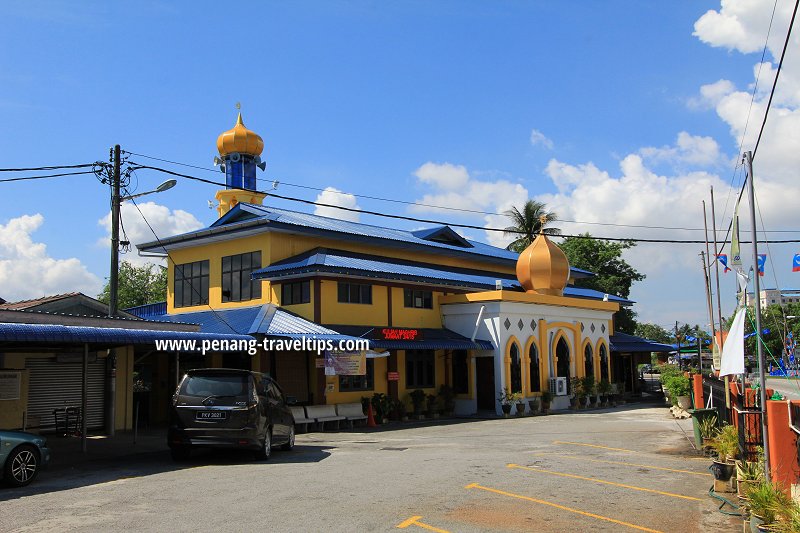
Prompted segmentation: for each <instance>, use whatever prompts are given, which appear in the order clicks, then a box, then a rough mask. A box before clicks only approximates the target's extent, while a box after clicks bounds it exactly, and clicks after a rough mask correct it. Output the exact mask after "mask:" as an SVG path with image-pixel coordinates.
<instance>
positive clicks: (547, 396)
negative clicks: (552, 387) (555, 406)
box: [542, 390, 553, 415]
mask: <svg viewBox="0 0 800 533" xmlns="http://www.w3.org/2000/svg"><path fill="white" fill-rule="evenodd" d="M552 401H553V393H552V392H550V391H549V390H546V391H544V392H543V393H542V414H543V415H546V414H549V413H550V403H551V402H552Z"/></svg>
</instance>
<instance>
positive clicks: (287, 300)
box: [281, 281, 311, 305]
mask: <svg viewBox="0 0 800 533" xmlns="http://www.w3.org/2000/svg"><path fill="white" fill-rule="evenodd" d="M310 301H311V282H310V281H297V282H294V283H284V284H283V285H281V305H294V304H307V303H309V302H310Z"/></svg>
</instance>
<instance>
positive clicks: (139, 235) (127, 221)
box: [97, 202, 204, 264]
mask: <svg viewBox="0 0 800 533" xmlns="http://www.w3.org/2000/svg"><path fill="white" fill-rule="evenodd" d="M138 206H139V209H136V206H135V205H133V204H132V203H131V202H123V204H122V208H121V209H120V218H121V220H122V227H124V229H125V235H127V237H128V240H129V241H130V242H131V252H130V253H127V254H122V255H121V256H120V261H129V262H131V263H134V264H144V263H153V262H158V261H157V260H156V259H153V258H152V257H140V256H139V254H138V253H137V250H136V245H137V244H141V243H145V242H152V241H155V240H157V239H165V238H167V237H172V236H173V235H178V234H180V233H187V232H189V231H195V230H198V229H200V228H202V227H203V225H204V224H203V223H202V222H200V221H199V220H198V219H197V218H196V217H195V216H194V215H193V214H191V213H189V212H188V211H184V210H182V209H175V210H171V209H170V208H169V207H167V206H164V205H160V204H157V203H155V202H143V203H139V204H138ZM140 211H141V213H140ZM97 223H98V225H100V226H102V227H103V228H105V230H106V232H107V233H106V236H105V237H103V238H101V239H99V240H98V241H97V242H98V244H99V245H101V246H105V247H110V246H111V212H109V213H108V214H107V215H106V216H104V217H103V218H101V219H100V220H98V221H97ZM148 223H149V226H148ZM151 227H152V230H151V229H150V228H151ZM120 239H124V236H123V234H122V231H120Z"/></svg>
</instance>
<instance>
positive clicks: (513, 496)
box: [464, 483, 661, 533]
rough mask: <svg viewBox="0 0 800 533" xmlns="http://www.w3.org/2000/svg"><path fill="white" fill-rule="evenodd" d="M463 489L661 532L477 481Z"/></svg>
mask: <svg viewBox="0 0 800 533" xmlns="http://www.w3.org/2000/svg"><path fill="white" fill-rule="evenodd" d="M464 488H465V489H480V490H485V491H487V492H494V493H495V494H502V495H503V496H510V497H512V498H518V499H520V500H526V501H529V502H534V503H540V504H542V505H548V506H550V507H555V508H556V509H561V510H562V511H569V512H570V513H575V514H579V515H583V516H588V517H590V518H596V519H598V520H605V521H606V522H613V523H615V524H619V525H622V526H627V527H631V528H633V529H638V530H639V531H649V532H650V533H661V532H660V531H658V530H657V529H650V528H647V527H643V526H637V525H636V524H631V523H629V522H623V521H622V520H617V519H615V518H609V517H607V516H601V515H599V514H594V513H588V512H586V511H580V510H578V509H573V508H572V507H565V506H563V505H559V504H557V503H552V502H548V501H544V500H539V499H537V498H531V497H530V496H523V495H521V494H514V493H513V492H506V491H504V490H498V489H493V488H491V487H484V486H482V485H478V484H477V483H470V484H469V485H467V486H466V487H464Z"/></svg>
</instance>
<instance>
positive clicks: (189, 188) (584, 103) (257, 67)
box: [0, 0, 800, 324]
mask: <svg viewBox="0 0 800 533" xmlns="http://www.w3.org/2000/svg"><path fill="white" fill-rule="evenodd" d="M730 4H733V5H734V8H732V9H727V8H726V9H727V11H725V10H721V7H720V3H719V1H716V2H714V1H698V0H693V1H675V2H669V3H667V2H641V1H634V0H631V1H607V2H580V3H574V2H556V1H550V2H488V1H487V2H477V1H471V2H444V1H442V2H422V1H418V2H416V1H406V2H341V1H340V2H251V3H241V4H237V5H236V6H235V7H230V9H229V10H228V11H226V10H224V9H222V4H219V3H215V2H193V3H191V4H189V3H178V2H175V3H170V2H125V3H122V2H115V3H106V2H96V3H92V2H82V3H79V4H75V5H73V4H68V3H66V2H26V3H18V4H15V5H8V6H5V8H4V14H5V20H6V24H5V25H4V31H3V32H2V33H0V120H2V124H3V127H2V128H0V146H2V147H3V151H2V155H0V167H25V166H40V165H55V164H69V163H83V162H90V161H94V160H98V159H105V158H107V155H108V148H109V146H111V145H113V144H115V143H119V144H121V145H122V147H123V149H124V150H129V151H132V152H137V153H142V154H147V155H153V156H158V157H163V158H166V159H171V160H175V161H180V162H186V163H190V164H194V165H199V166H209V167H210V166H211V160H212V158H213V156H214V155H215V154H216V149H215V140H216V137H217V135H219V133H221V132H222V131H224V130H227V129H229V128H230V127H232V126H233V123H234V121H235V116H236V109H235V107H234V105H235V103H236V102H241V104H242V113H243V116H244V120H245V124H246V125H247V126H248V127H250V128H251V129H253V130H255V131H257V132H258V133H259V134H261V135H262V137H263V138H264V141H265V146H266V148H265V159H266V160H267V163H268V168H267V172H266V173H264V174H262V176H263V177H264V178H265V179H267V180H278V181H279V182H281V185H279V191H278V192H279V193H281V194H285V195H290V196H297V197H301V198H306V199H312V200H313V199H315V198H317V194H318V192H319V191H314V190H308V189H302V188H298V187H293V186H291V185H289V184H294V185H304V186H309V187H317V188H325V187H334V188H336V189H337V190H339V191H344V192H348V193H354V194H356V195H370V196H380V197H389V198H394V199H399V200H405V201H409V202H414V201H426V202H434V203H441V202H446V203H447V205H452V206H459V207H464V208H468V209H477V210H480V211H487V212H495V211H498V210H500V211H502V210H504V209H506V208H508V207H509V206H510V205H520V204H522V203H523V202H524V201H525V199H527V197H535V198H537V199H541V200H544V201H547V202H548V205H552V206H553V208H554V209H556V211H557V212H558V213H559V215H562V218H564V219H566V220H577V221H584V222H603V223H618V222H622V223H626V224H633V225H666V226H681V227H694V228H700V227H702V211H701V206H700V201H701V200H702V199H703V198H704V196H703V194H706V193H704V192H702V191H704V190H705V191H707V184H715V188H717V192H718V196H717V198H718V200H720V202H719V205H718V215H719V216H718V219H719V221H720V224H722V223H725V224H726V225H727V222H726V221H725V216H727V217H728V218H727V220H730V211H731V210H732V208H731V207H730V206H728V208H727V209H724V208H723V206H724V205H725V199H726V198H727V197H728V194H729V189H728V186H729V185H730V183H731V177H732V175H733V168H734V165H733V163H732V161H733V160H734V159H735V156H736V154H737V152H738V140H739V137H740V130H741V124H740V123H741V121H742V120H744V119H745V118H746V114H747V107H746V106H745V107H744V108H743V109H742V105H743V104H742V103H741V100H742V95H746V93H747V92H748V91H749V90H750V89H751V84H752V83H753V81H754V65H756V64H757V63H758V60H759V58H760V46H763V41H764V38H765V36H766V26H765V21H764V20H763V13H764V11H765V10H766V11H767V13H769V12H770V11H771V8H772V2H767V1H765V2H762V4H761V5H755V6H749V7H748V6H745V5H744V4H743V3H741V2H731V3H730ZM735 4H740V5H741V6H742V7H741V8H736V6H735ZM783 4H787V5H788V3H787V2H784V1H783V0H779V6H780V9H779V11H778V14H777V15H776V22H775V23H774V25H773V26H774V27H773V34H772V36H773V38H778V39H779V40H782V38H783V36H785V31H786V27H787V21H788V16H786V15H785V14H784V12H785V11H786V10H785V9H784V6H783ZM709 10H712V11H715V12H718V13H717V15H716V16H710V15H709V16H706V18H705V21H706V24H705V26H704V27H701V28H700V29H697V28H696V26H695V25H696V23H697V22H698V20H701V17H703V16H704V14H706V13H707V12H708V11H709ZM781 17H783V18H781ZM737 24H738V26H737ZM701 26H702V25H701ZM737 28H738V29H737ZM737 31H739V32H740V33H739V34H737V33H736V32H737ZM693 33H696V34H697V35H693ZM759 39H760V41H759ZM772 40H774V39H772ZM750 42H761V45H760V46H759V47H758V48H757V51H753V50H752V48H753V46H752V45H750V44H747V43H750ZM779 45H780V43H779V42H778V41H777V40H776V41H775V45H774V46H773V48H774V47H775V46H779ZM771 52H772V49H771ZM767 60H774V59H773V56H772V55H770V54H769V53H768V55H767ZM793 65H794V63H792V64H791V65H789V64H787V68H788V67H790V66H793ZM795 71H796V69H795ZM770 72H772V71H770ZM782 79H783V78H782ZM720 80H727V84H728V85H725V84H720V83H718V82H719V81H720ZM765 80H766V81H765ZM787 80H788V81H787V85H786V87H787V90H786V93H785V98H783V99H778V101H777V102H776V105H779V106H783V109H784V110H785V111H786V113H785V115H786V116H787V117H788V118H786V120H793V119H796V117H795V116H794V115H796V114H797V101H796V100H797V94H795V91H794V89H795V87H794V83H795V82H796V81H797V77H796V75H795V76H791V75H789V76H787ZM715 83H716V84H717V85H712V84H715ZM770 83H771V77H764V78H762V80H761V81H760V82H759V84H760V87H766V88H768V87H769V84H770ZM704 86H705V87H712V89H708V90H705V91H703V89H702V88H703V87H704ZM714 87H716V89H717V90H713V88H714ZM798 94H800V93H798ZM764 97H765V94H763V92H762V93H760V94H759V96H758V100H757V101H758V102H760V101H763V99H764ZM756 111H757V110H756ZM762 111H763V110H762ZM760 119H761V115H760V114H757V113H755V112H754V114H753V117H752V118H751V121H752V122H753V123H760ZM779 120H780V118H779V119H776V122H775V127H776V128H778V127H779V126H780V122H779ZM790 125H791V124H790V123H789V124H787V125H785V127H786V128H789V127H790ZM752 130H753V127H750V129H748V137H749V136H750V135H751V134H752ZM776 131H780V130H776ZM682 132H683V137H681V134H682ZM767 133H768V134H769V133H771V131H770V130H768V132H767ZM774 137H775V138H777V137H778V133H776V134H775V136H774ZM790 140H791V139H790ZM763 142H764V143H765V144H764V147H763V148H762V153H763V154H765V155H764V158H765V159H766V157H767V156H769V157H770V160H771V161H772V158H773V157H775V154H777V156H780V157H784V159H781V161H782V163H781V164H777V163H776V164H775V165H771V166H766V167H765V171H768V173H771V175H766V176H765V179H771V180H772V182H773V183H774V185H775V190H774V191H773V190H772V189H770V191H769V194H773V196H774V201H779V200H780V196H781V195H780V194H779V193H778V192H775V191H780V187H781V184H782V183H784V181H785V180H788V179H789V177H788V176H786V175H785V168H790V167H791V165H793V164H794V160H793V159H792V157H795V156H793V155H791V152H792V151H793V148H795V149H796V144H794V145H792V144H791V143H788V144H787V143H784V144H783V145H781V144H780V143H778V142H775V143H773V144H772V145H769V146H768V145H767V143H768V142H771V139H770V137H769V135H767V136H766V137H765V140H764V141H763ZM751 144H752V143H751ZM770 150H773V152H775V153H772V152H770ZM132 159H134V160H136V161H142V162H147V161H146V160H144V159H142V158H136V157H132ZM772 166H774V167H775V168H772ZM168 168H171V169H173V170H178V171H181V168H180V167H174V166H168ZM795 168H796V167H795ZM186 170H189V169H183V171H186ZM190 173H193V174H196V175H198V176H201V177H205V178H209V179H219V178H220V177H221V176H220V175H218V174H217V175H215V174H213V173H210V172H204V171H202V170H191V172H190ZM0 177H9V176H6V175H4V176H0ZM136 178H137V179H138V183H137V180H135V183H136V184H138V190H140V191H141V190H148V189H151V188H153V187H155V185H157V184H158V183H160V182H161V181H163V179H164V176H162V175H160V174H157V173H153V172H148V171H140V172H138V173H137V176H136ZM637 179H640V180H644V181H643V183H646V184H647V185H646V186H639V185H637V184H636V180H637ZM736 179H738V182H736ZM734 181H735V182H736V183H734V185H736V186H738V185H739V184H740V183H741V178H740V177H739V178H734ZM651 184H652V185H653V187H652V189H650V185H651ZM645 189H647V191H646V192H647V194H644V193H642V191H644V190H645ZM214 192H215V188H214V187H212V186H206V185H203V184H199V183H196V182H188V181H182V182H181V183H180V184H179V185H178V187H176V188H175V189H173V190H171V191H169V192H166V193H163V194H159V195H156V196H151V197H148V198H147V199H143V200H142V201H143V202H144V201H146V200H152V202H153V203H152V204H148V206H147V207H145V206H143V209H144V211H145V213H146V215H147V216H148V219H150V217H151V216H152V218H153V220H151V223H153V224H154V227H156V228H157V231H159V232H164V234H169V233H170V232H175V231H178V230H185V229H191V228H193V227H196V226H197V225H199V224H203V225H207V224H209V223H210V222H212V221H213V219H214V214H215V213H216V212H215V211H211V210H209V209H208V208H207V200H209V199H213V195H214ZM766 194H767V193H765V196H764V203H763V205H762V209H764V210H765V212H767V213H772V214H774V218H771V219H769V220H768V222H767V225H768V227H771V228H774V229H778V228H780V229H794V228H796V225H797V224H796V219H792V217H791V216H790V214H789V212H788V211H787V212H784V211H785V210H784V209H782V208H774V209H773V208H770V205H771V204H770V203H769V202H771V201H773V197H772V196H771V197H767V196H766ZM324 198H325V199H326V200H330V199H334V200H335V201H339V203H341V204H342V205H350V206H352V205H357V206H359V207H361V208H363V209H370V210H376V211H385V212H389V213H399V214H413V215H419V216H422V217H423V218H438V219H441V220H446V221H453V222H461V223H470V224H477V225H481V226H483V225H494V226H497V225H503V224H502V222H503V221H502V218H491V217H489V218H487V217H484V216H481V215H473V216H464V215H463V214H459V213H456V212H442V211H437V212H430V211H428V210H425V209H420V208H408V206H404V205H400V204H391V203H385V202H378V201H374V200H369V199H364V198H353V197H347V196H343V195H340V194H335V193H334V194H328V195H327V196H325V197H324ZM705 198H707V196H706V197H705ZM269 202H274V203H275V205H279V206H281V207H289V208H296V209H299V210H306V209H307V207H304V206H302V205H299V204H294V203H288V202H283V201H279V200H275V199H272V200H268V203H269ZM795 204H796V202H795ZM148 209H149V210H148ZM107 213H108V190H107V188H106V187H104V186H102V185H101V184H100V183H98V182H97V180H96V179H95V178H94V177H93V176H75V177H65V178H57V179H53V180H41V181H36V182H22V183H18V184H8V183H5V184H0V296H2V297H5V298H7V299H10V298H9V295H10V296H11V297H14V298H17V297H20V298H21V297H36V296H41V295H42V294H43V293H52V292H57V291H59V290H63V291H67V290H73V289H77V290H84V291H87V292H91V290H93V289H96V288H98V287H97V286H98V284H99V283H101V282H102V278H104V277H105V276H107V263H108V259H107V257H108V248H107V246H104V245H103V244H102V243H103V241H104V240H105V238H106V236H107V234H108V233H107V229H106V227H104V226H103V224H101V223H100V222H99V221H100V220H101V219H103V218H104V217H106V215H107ZM36 214H40V215H41V217H39V218H35V219H34V218H31V217H33V216H34V215H36ZM124 215H125V216H124V222H125V224H126V229H128V230H129V233H130V234H131V236H132V240H134V242H135V241H136V237H137V236H139V237H140V238H142V237H144V238H146V240H150V238H151V237H152V236H151V235H149V234H148V233H147V231H146V228H145V227H144V226H143V224H142V223H141V220H138V217H137V215H136V214H134V213H127V214H124ZM768 218H769V217H768ZM361 220H362V221H365V222H370V223H376V224H381V225H401V224H399V223H397V222H394V221H389V220H384V219H379V218H376V217H370V216H363V217H361ZM770 224H771V225H770ZM417 226H419V224H416V225H415V224H414V223H409V224H407V225H406V227H417ZM560 227H561V228H562V229H563V230H564V231H565V232H566V233H575V232H578V231H590V232H591V233H593V234H596V235H606V236H624V237H646V238H651V237H667V238H701V235H702V234H699V233H697V232H694V233H691V232H680V233H676V232H675V231H656V230H648V229H644V228H618V227H608V226H596V225H591V224H573V223H566V222H565V223H562V224H560ZM4 230H5V231H4ZM465 233H466V234H467V235H468V236H470V237H472V238H476V239H479V240H484V241H487V240H491V239H493V238H497V236H496V235H495V236H492V235H488V234H486V233H485V232H483V231H479V230H468V231H466V232H465ZM780 235H781V237H782V238H789V234H780ZM159 236H163V235H159ZM794 236H797V233H795V234H794ZM140 240H141V239H140ZM493 242H494V241H493ZM41 244H44V245H46V250H42V248H41V246H38V245H41ZM794 247H796V246H794ZM700 249H701V247H699V246H697V245H683V246H677V247H675V246H673V247H668V246H661V247H658V248H655V247H644V248H643V247H639V250H638V251H635V252H632V255H631V256H630V260H631V262H632V263H634V265H635V266H636V267H637V268H639V269H640V270H642V271H643V272H645V273H646V274H648V280H646V281H645V282H643V283H642V284H640V286H637V287H636V288H635V289H634V293H633V294H632V296H633V298H634V299H636V300H637V301H638V302H639V306H638V307H639V312H640V315H641V318H642V319H644V320H650V321H654V322H657V323H662V324H669V323H671V322H674V320H679V321H682V322H683V321H687V322H692V323H701V322H703V321H705V322H708V320H707V319H706V318H705V317H704V308H705V307H704V305H705V304H704V296H703V294H702V275H701V271H700V268H699V259H697V258H696V254H697V253H698V252H699V251H700ZM26 250H27V251H26ZM792 253H793V248H792V247H791V246H785V247H783V248H780V249H779V248H776V249H775V250H774V255H775V257H776V258H777V259H776V260H777V261H778V263H779V264H780V263H785V264H786V265H787V267H786V268H783V267H782V265H779V266H780V268H779V271H778V274H779V276H780V277H776V279H775V281H774V282H771V283H769V282H768V283H767V284H768V285H771V286H774V285H775V284H776V283H777V284H780V285H784V286H791V285H792V283H794V285H797V283H796V282H794V280H793V278H792V277H791V275H790V274H787V272H788V270H789V269H788V265H789V261H790V259H791V254H792ZM637 254H638V255H637ZM129 255H130V254H129ZM3 261H5V266H2V265H3ZM770 261H772V257H771V259H770ZM34 263H35V265H34ZM770 264H772V263H770ZM768 268H769V267H768ZM23 273H24V274H25V275H22V274H23ZM33 273H36V277H38V278H39V279H40V282H37V281H35V280H31V279H30V274H33ZM678 273H680V275H678ZM728 285H730V288H729V289H727V288H723V291H726V290H728V292H731V293H732V291H733V282H732V280H730V281H729V283H728ZM666 287H671V288H670V289H667V288H666ZM675 287H679V289H675ZM40 293H41V294H40ZM727 300H729V301H730V300H732V298H731V297H728V298H727ZM729 307H730V306H729Z"/></svg>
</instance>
